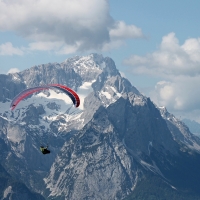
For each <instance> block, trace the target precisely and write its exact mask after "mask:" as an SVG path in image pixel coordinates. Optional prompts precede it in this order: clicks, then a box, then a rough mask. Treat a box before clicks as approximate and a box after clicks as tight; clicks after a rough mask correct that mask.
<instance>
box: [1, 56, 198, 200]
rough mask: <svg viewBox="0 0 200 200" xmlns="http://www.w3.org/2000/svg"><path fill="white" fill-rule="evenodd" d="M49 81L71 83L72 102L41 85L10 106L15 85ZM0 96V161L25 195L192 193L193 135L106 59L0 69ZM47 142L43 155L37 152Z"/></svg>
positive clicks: (95, 198)
mask: <svg viewBox="0 0 200 200" xmlns="http://www.w3.org/2000/svg"><path fill="white" fill-rule="evenodd" d="M52 83H59V84H64V85H67V86H68V87H70V88H72V89H74V90H75V91H76V92H77V93H78V94H79V96H80V100H81V104H80V106H79V108H75V107H73V105H72V103H71V101H70V99H69V98H68V97H67V96H66V95H65V94H63V93H62V92H59V91H57V90H48V91H44V92H40V93H36V94H34V95H32V96H30V97H29V98H27V99H25V100H24V101H21V102H20V103H19V105H18V106H17V107H16V109H15V110H14V111H10V109H9V106H10V102H11V100H12V98H14V96H15V95H17V94H18V93H19V92H20V91H22V90H23V89H25V88H29V87H35V86H40V85H45V84H52ZM0 94H1V95H0V136H1V141H2V146H0V149H1V157H0V164H1V166H2V167H3V169H5V170H6V173H8V174H9V177H7V178H6V180H9V178H11V179H13V180H18V181H19V184H20V183H22V184H24V185H23V187H26V188H27V190H28V191H29V192H30V193H29V194H30V195H32V198H35V197H34V195H39V196H38V197H37V198H36V199H39V198H45V199H54V200H56V199H70V200H79V199H80V200H82V199H85V200H86V199H87V200H90V199H92V200H105V199H109V200H121V199H127V200H130V199H200V192H199V188H198V186H199V184H200V173H199V167H200V155H199V153H200V139H199V138H198V137H196V136H195V135H193V134H192V133H191V132H190V131H189V129H188V127H187V126H186V125H185V124H184V123H183V122H181V121H180V120H178V119H176V118H175V117H174V115H173V114H171V113H169V112H168V111H167V109H166V108H165V107H157V106H156V105H155V104H154V103H153V102H152V101H151V100H150V99H149V98H147V97H145V96H143V95H142V94H141V93H140V92H139V91H138V90H137V89H136V88H135V87H134V86H132V85H131V83H130V82H129V81H128V80H127V79H126V78H124V77H122V76H121V74H120V73H119V71H118V70H117V68H116V66H115V63H114V61H113V60H112V59H111V58H108V57H103V56H102V55H98V54H90V55H88V56H82V57H81V56H75V57H73V58H69V59H67V60H65V61H64V62H62V63H49V64H45V65H39V66H34V67H32V68H30V69H27V70H24V71H22V72H18V73H14V74H8V75H2V74H1V75H0ZM47 144H48V145H49V149H50V150H51V153H50V154H49V155H42V154H41V152H40V150H39V147H40V145H47ZM10 187H12V185H9V184H7V185H6V187H3V186H2V187H1V191H3V192H4V193H5V191H7V190H8V189H6V188H10ZM3 192H2V193H1V194H2V195H1V198H2V199H6V198H7V197H6V198H5V197H4V194H3ZM36 193H37V194H36ZM41 196H43V197H41ZM13 199H14V198H13Z"/></svg>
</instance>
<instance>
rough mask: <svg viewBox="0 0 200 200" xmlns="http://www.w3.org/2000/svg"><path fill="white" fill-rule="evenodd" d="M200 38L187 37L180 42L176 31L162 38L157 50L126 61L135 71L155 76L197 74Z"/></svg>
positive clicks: (199, 58) (198, 70) (199, 68)
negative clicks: (182, 42)
mask: <svg viewBox="0 0 200 200" xmlns="http://www.w3.org/2000/svg"><path fill="white" fill-rule="evenodd" d="M199 55H200V38H197V39H196V38H191V39H187V40H186V41H185V42H184V44H183V45H180V44H179V41H178V39H177V38H176V37H175V34H174V33H169V34H168V35H166V36H164V37H163V38H162V42H161V44H160V47H159V49H158V50H157V51H155V52H153V53H151V54H147V55H145V56H138V55H133V56H131V57H130V58H128V59H126V60H125V61H124V63H125V64H126V65H129V66H132V71H133V73H137V74H148V75H154V76H162V77H166V76H177V75H187V76H195V75H199V74H200V67H199V66H200V57H199Z"/></svg>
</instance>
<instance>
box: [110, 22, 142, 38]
mask: <svg viewBox="0 0 200 200" xmlns="http://www.w3.org/2000/svg"><path fill="white" fill-rule="evenodd" d="M109 34H110V37H111V38H119V39H129V38H141V37H144V35H143V33H142V30H141V29H140V28H138V27H136V26H134V25H126V23H125V22H123V21H118V22H116V24H115V26H114V28H113V29H111V30H110V33H109Z"/></svg>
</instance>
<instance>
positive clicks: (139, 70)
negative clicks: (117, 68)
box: [124, 33, 200, 121]
mask: <svg viewBox="0 0 200 200" xmlns="http://www.w3.org/2000/svg"><path fill="white" fill-rule="evenodd" d="M199 55H200V38H190V39H187V40H185V42H184V43H183V44H182V45H180V44H179V41H178V39H177V38H176V37H175V34H174V33H169V34H168V35H166V36H164V37H163V38H162V42H161V44H160V46H159V49H158V50H156V51H155V52H153V53H150V54H147V55H145V56H138V55H133V56H131V57H130V58H128V59H126V60H125V61H124V63H125V64H126V65H129V69H130V71H131V72H132V73H133V74H140V75H141V74H142V75H148V76H150V77H154V78H156V79H160V80H161V81H159V82H157V84H156V85H155V88H154V89H152V90H151V91H150V92H149V93H148V96H150V97H151V99H152V100H153V101H154V102H155V103H156V104H157V105H159V106H166V107H167V108H168V110H169V111H170V112H172V113H174V114H177V115H178V113H179V114H180V113H182V115H183V113H184V115H185V117H187V115H188V116H190V117H191V118H192V117H193V119H196V120H198V121H200V117H199V118H197V113H199V116H200V95H199V85H200V56H199ZM147 83H148V82H147ZM194 114H195V115H194Z"/></svg>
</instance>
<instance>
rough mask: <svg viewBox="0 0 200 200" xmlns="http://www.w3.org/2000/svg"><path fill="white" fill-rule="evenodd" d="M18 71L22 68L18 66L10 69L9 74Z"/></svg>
mask: <svg viewBox="0 0 200 200" xmlns="http://www.w3.org/2000/svg"><path fill="white" fill-rule="evenodd" d="M16 72H20V70H19V69H18V68H11V69H9V70H8V72H7V74H13V73H16Z"/></svg>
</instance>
